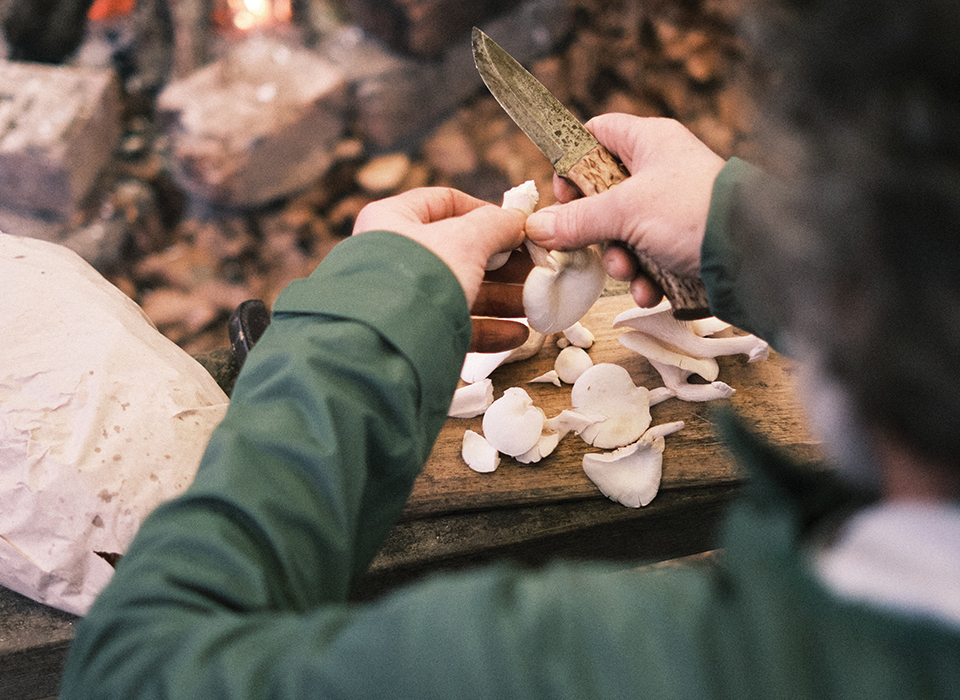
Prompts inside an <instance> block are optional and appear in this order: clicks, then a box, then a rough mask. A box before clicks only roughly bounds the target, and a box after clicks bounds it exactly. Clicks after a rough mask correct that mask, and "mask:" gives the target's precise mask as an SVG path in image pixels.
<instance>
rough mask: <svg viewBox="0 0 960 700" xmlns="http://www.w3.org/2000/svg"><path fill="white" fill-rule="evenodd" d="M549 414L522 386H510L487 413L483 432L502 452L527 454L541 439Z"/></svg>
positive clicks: (515, 454) (514, 454) (514, 455)
mask: <svg viewBox="0 0 960 700" xmlns="http://www.w3.org/2000/svg"><path fill="white" fill-rule="evenodd" d="M545 420H546V416H545V415H544V414H543V411H542V410H540V409H539V408H537V407H536V406H534V405H533V399H531V398H530V395H529V394H527V392H525V391H524V390H523V389H521V388H520V387H515V386H514V387H510V388H509V389H507V390H506V391H505V392H503V396H501V397H500V398H499V399H497V400H496V401H494V402H493V403H492V404H491V405H490V408H488V409H487V412H486V413H484V414H483V423H482V425H483V434H484V436H485V437H486V439H487V442H489V443H490V444H491V445H493V446H494V447H495V448H496V449H497V450H498V451H499V452H503V453H504V454H506V455H510V456H511V457H516V456H517V455H519V454H523V453H524V452H526V451H527V450H529V449H530V448H532V447H533V446H534V445H536V444H537V441H538V440H539V439H540V434H541V433H542V432H543V423H544V421H545Z"/></svg>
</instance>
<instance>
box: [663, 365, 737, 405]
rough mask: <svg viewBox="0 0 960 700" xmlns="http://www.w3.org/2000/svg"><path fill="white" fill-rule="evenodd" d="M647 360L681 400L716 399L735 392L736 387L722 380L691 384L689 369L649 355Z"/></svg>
mask: <svg viewBox="0 0 960 700" xmlns="http://www.w3.org/2000/svg"><path fill="white" fill-rule="evenodd" d="M647 360H648V361H649V362H650V364H651V365H653V368H654V369H656V370H657V372H659V373H660V378H661V379H663V383H664V384H665V385H666V387H667V388H668V389H670V390H672V391H673V392H674V393H675V394H676V397H677V398H678V399H680V400H681V401H715V400H717V399H728V398H730V397H731V396H733V395H734V393H736V389H734V388H733V387H732V386H730V385H729V384H725V383H724V382H719V381H715V382H711V383H710V384H691V383H690V382H689V381H687V380H688V379H689V378H690V376H691V375H692V374H693V373H692V372H690V371H689V370H685V369H681V368H680V367H677V366H676V365H671V364H666V363H663V362H658V361H657V360H654V359H651V358H649V357H648V358H647Z"/></svg>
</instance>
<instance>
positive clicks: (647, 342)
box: [619, 331, 720, 382]
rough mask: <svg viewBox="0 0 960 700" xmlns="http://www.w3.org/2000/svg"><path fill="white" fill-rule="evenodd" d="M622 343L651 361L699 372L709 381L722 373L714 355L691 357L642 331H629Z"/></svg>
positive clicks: (623, 336) (692, 372)
mask: <svg viewBox="0 0 960 700" xmlns="http://www.w3.org/2000/svg"><path fill="white" fill-rule="evenodd" d="M619 340H620V344H621V345H622V346H623V347H625V348H627V349H628V350H633V351H634V352H635V353H638V354H640V355H643V356H644V357H645V358H647V359H648V360H650V361H651V364H652V363H653V361H656V362H659V363H660V364H663V365H673V366H674V367H678V368H680V369H682V370H684V371H686V372H687V373H688V376H689V375H690V374H699V375H700V376H701V377H703V378H704V379H706V380H707V381H708V382H712V381H713V380H714V379H716V378H717V376H719V374H720V365H718V364H717V361H716V360H715V359H713V358H712V357H705V358H700V357H690V356H689V355H684V354H683V353H682V352H677V351H676V350H672V349H671V348H668V347H667V346H666V345H663V344H662V343H660V342H659V341H658V340H657V339H656V338H654V337H653V336H650V335H647V334H646V333H641V332H640V331H627V332H626V333H624V334H623V335H621V336H620V338H619Z"/></svg>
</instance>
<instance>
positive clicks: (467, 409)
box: [447, 378, 493, 418]
mask: <svg viewBox="0 0 960 700" xmlns="http://www.w3.org/2000/svg"><path fill="white" fill-rule="evenodd" d="M492 403H493V382H492V381H491V380H490V379H489V378H487V379H481V380H480V381H479V382H476V383H475V384H467V385H465V386H462V387H460V388H459V389H457V390H456V391H455V392H453V401H451V402H450V408H449V409H448V410H447V415H448V416H450V417H451V418H475V417H476V416H479V415H480V414H482V413H484V412H485V411H486V410H487V409H488V408H490V404H492Z"/></svg>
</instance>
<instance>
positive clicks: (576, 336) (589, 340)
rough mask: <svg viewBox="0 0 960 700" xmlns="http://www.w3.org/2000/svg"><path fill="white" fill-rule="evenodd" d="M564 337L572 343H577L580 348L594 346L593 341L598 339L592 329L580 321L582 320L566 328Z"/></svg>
mask: <svg viewBox="0 0 960 700" xmlns="http://www.w3.org/2000/svg"><path fill="white" fill-rule="evenodd" d="M563 337H564V338H566V339H567V341H568V342H569V343H570V344H571V345H576V346H577V347H578V348H584V349H585V350H587V349H590V348H591V347H593V343H594V341H595V340H596V337H595V336H594V335H593V333H592V332H591V331H590V329H589V328H587V327H586V326H584V325H583V324H582V323H580V321H577V322H576V323H574V324H573V325H572V326H570V327H569V328H565V329H564V331H563Z"/></svg>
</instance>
